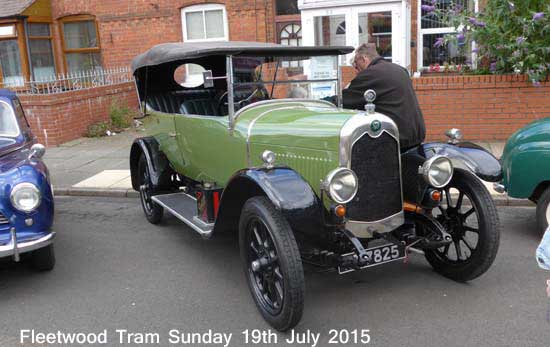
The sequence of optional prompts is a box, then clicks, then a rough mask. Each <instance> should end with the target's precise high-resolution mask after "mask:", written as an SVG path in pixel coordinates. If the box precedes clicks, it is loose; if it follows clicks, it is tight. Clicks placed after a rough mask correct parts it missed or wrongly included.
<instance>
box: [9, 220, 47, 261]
mask: <svg viewBox="0 0 550 347" xmlns="http://www.w3.org/2000/svg"><path fill="white" fill-rule="evenodd" d="M10 234H11V237H10V242H9V243H8V244H7V245H2V246H0V258H3V257H9V256H13V260H15V261H19V254H21V253H27V252H32V251H35V250H37V249H40V248H42V247H46V246H48V245H49V244H51V243H52V242H53V239H54V238H55V233H54V232H51V233H49V234H48V235H46V236H44V237H41V238H39V239H35V240H32V241H25V242H19V243H18V242H17V234H16V232H15V228H12V229H11V230H10Z"/></svg>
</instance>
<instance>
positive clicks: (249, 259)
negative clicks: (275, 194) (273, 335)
mask: <svg viewBox="0 0 550 347" xmlns="http://www.w3.org/2000/svg"><path fill="white" fill-rule="evenodd" d="M239 245H240V253H241V259H242V262H243V267H244V272H245V276H246V279H247V282H248V287H249V288H250V292H251V293H252V297H253V298H254V301H255V302H256V306H257V307H258V309H259V310H260V313H261V314H262V316H263V317H264V319H265V320H266V321H267V322H268V323H269V324H271V326H273V327H274V328H275V329H277V330H279V331H286V330H289V329H291V328H293V327H295V326H296V324H298V322H299V321H300V319H301V318H302V312H303V308H304V292H305V284H304V270H303V268H302V260H301V257H300V252H299V250H298V245H297V244H296V239H295V238H294V234H293V233H292V230H291V228H290V226H289V224H288V222H287V221H286V219H285V218H284V217H283V216H282V215H281V213H280V212H279V211H277V210H276V209H275V207H274V206H273V204H272V203H271V202H270V201H269V200H268V199H267V198H265V197H254V198H251V199H249V200H248V201H247V202H246V203H245V205H244V207H243V210H242V213H241V218H240V222H239Z"/></svg>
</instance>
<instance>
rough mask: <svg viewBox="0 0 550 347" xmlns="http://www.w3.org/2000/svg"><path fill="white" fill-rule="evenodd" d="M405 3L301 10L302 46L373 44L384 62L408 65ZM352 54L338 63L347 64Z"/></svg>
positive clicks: (408, 29)
mask: <svg viewBox="0 0 550 347" xmlns="http://www.w3.org/2000/svg"><path fill="white" fill-rule="evenodd" d="M404 4H405V5H404ZM407 15H409V13H408V11H407V7H406V2H404V1H388V2H387V3H386V2H384V3H376V4H366V5H354V6H345V7H334V8H322V9H311V8H308V9H304V10H302V27H303V29H302V30H303V42H304V45H306V46H329V45H330V46H336V45H348V46H353V47H358V46H359V45H361V44H363V43H366V42H374V43H376V45H377V47H378V53H379V54H380V55H381V56H383V57H384V58H385V59H387V60H389V61H392V62H394V63H396V64H400V65H401V66H403V67H407V66H408V65H409V60H410V59H409V58H408V57H409V54H408V52H407V50H410V48H409V41H408V39H407V38H408V37H409V35H407V33H408V31H410V27H409V25H408V20H407ZM351 57H352V54H350V55H348V57H347V58H346V59H343V60H342V61H341V63H344V64H349V60H350V59H351Z"/></svg>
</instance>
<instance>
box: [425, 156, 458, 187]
mask: <svg viewBox="0 0 550 347" xmlns="http://www.w3.org/2000/svg"><path fill="white" fill-rule="evenodd" d="M453 170H454V169H453V163H451V160H450V159H449V158H447V157H444V156H441V155H436V156H434V157H432V158H430V159H429V160H427V161H426V162H425V163H424V164H423V165H422V167H421V168H420V173H421V174H422V176H423V177H424V180H425V181H426V182H427V183H428V184H429V185H431V186H432V187H434V188H443V187H445V186H446V185H447V184H449V182H450V181H451V178H453Z"/></svg>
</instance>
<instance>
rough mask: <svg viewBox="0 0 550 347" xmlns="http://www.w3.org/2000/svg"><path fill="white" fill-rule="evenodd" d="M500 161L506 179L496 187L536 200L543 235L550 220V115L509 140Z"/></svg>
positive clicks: (517, 132)
mask: <svg viewBox="0 0 550 347" xmlns="http://www.w3.org/2000/svg"><path fill="white" fill-rule="evenodd" d="M500 161H501V163H502V171H503V178H502V182H500V183H497V184H495V189H496V190H497V191H499V192H502V193H504V192H506V193H508V196H510V197H513V198H519V199H529V200H531V201H533V202H534V203H536V204H537V226H538V229H539V230H540V232H541V234H542V233H543V232H544V231H545V230H546V228H547V227H548V224H549V222H550V118H544V119H539V120H537V121H534V122H532V123H531V124H529V125H527V126H525V127H523V128H521V129H519V130H518V131H516V132H515V133H514V134H513V135H512V136H511V137H510V138H509V139H508V141H507V142H506V146H505V147H504V151H503V153H502V157H501V160H500Z"/></svg>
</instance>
